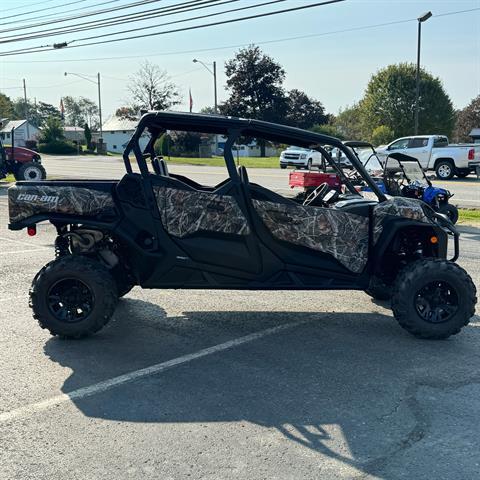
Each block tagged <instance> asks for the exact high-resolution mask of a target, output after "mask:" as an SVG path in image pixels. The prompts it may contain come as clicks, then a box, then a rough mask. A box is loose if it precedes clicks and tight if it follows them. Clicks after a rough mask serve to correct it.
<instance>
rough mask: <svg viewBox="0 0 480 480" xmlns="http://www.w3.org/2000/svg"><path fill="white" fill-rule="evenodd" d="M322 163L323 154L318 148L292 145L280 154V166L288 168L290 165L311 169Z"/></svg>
mask: <svg viewBox="0 0 480 480" xmlns="http://www.w3.org/2000/svg"><path fill="white" fill-rule="evenodd" d="M321 164H322V155H321V154H320V152H317V151H316V150H309V149H307V148H301V147H295V146H290V147H288V148H287V149H286V150H284V151H283V152H282V153H281V154H280V168H287V167H288V166H289V165H290V166H293V167H295V168H306V169H308V170H310V169H311V168H312V167H313V166H315V167H318V166H320V165H321Z"/></svg>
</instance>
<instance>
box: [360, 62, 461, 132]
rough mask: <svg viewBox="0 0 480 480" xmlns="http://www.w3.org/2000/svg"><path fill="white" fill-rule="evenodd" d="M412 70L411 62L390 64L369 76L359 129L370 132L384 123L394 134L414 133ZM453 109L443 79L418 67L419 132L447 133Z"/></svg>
mask: <svg viewBox="0 0 480 480" xmlns="http://www.w3.org/2000/svg"><path fill="white" fill-rule="evenodd" d="M415 72H416V67H415V65H414V64H411V63H400V64H398V65H389V66H388V67H385V68H383V69H381V70H379V71H378V72H377V73H376V74H374V75H373V76H372V78H371V79H370V81H369V83H368V85H367V89H366V91H365V95H364V97H363V100H362V101H361V102H360V109H361V117H362V121H361V124H362V129H363V130H364V131H365V132H369V134H370V135H371V132H373V130H374V129H375V128H376V127H378V126H380V125H385V126H386V127H388V128H390V129H391V130H392V131H393V132H394V136H395V137H402V136H405V135H411V134H413V129H414V113H415ZM453 125H454V110H453V106H452V102H451V100H450V97H449V96H448V95H447V93H446V92H445V90H444V88H443V86H442V82H441V81H440V79H439V78H438V77H434V76H433V75H431V74H430V73H428V72H427V71H425V70H424V69H421V70H420V95H419V133H421V134H428V133H438V134H443V135H449V134H451V132H452V129H453Z"/></svg>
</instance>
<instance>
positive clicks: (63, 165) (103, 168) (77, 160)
mask: <svg viewBox="0 0 480 480" xmlns="http://www.w3.org/2000/svg"><path fill="white" fill-rule="evenodd" d="M42 158H43V162H44V165H45V168H46V169H47V173H48V175H49V176H51V177H53V178H62V177H72V178H75V177H77V178H120V177H121V176H122V175H123V174H124V173H125V168H124V166H123V162H122V160H121V158H120V157H100V156H99V157H87V156H79V157H75V156H65V157H60V156H59V157H54V156H50V155H42ZM169 169H170V171H171V172H172V173H178V174H181V175H186V176H188V177H191V178H192V179H194V180H196V181H198V182H200V183H206V184H211V185H215V184H217V183H219V182H220V181H221V180H223V179H224V178H226V177H227V171H226V168H223V167H207V166H196V165H176V164H172V165H169ZM289 171H290V170H280V169H272V168H250V169H249V170H248V174H249V177H250V181H252V182H255V183H258V184H260V185H263V186H265V187H267V188H271V189H272V190H275V191H277V192H279V193H283V194H285V193H288V192H290V193H291V192H292V190H291V189H290V188H289V186H288V174H289ZM434 184H435V185H437V186H439V187H443V188H446V189H447V190H450V191H451V192H453V193H454V197H453V198H452V203H453V204H454V205H457V206H460V207H464V208H480V180H477V178H476V177H475V176H473V175H471V176H469V177H467V178H465V179H454V180H450V181H443V182H441V181H434Z"/></svg>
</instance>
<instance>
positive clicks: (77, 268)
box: [30, 255, 118, 338]
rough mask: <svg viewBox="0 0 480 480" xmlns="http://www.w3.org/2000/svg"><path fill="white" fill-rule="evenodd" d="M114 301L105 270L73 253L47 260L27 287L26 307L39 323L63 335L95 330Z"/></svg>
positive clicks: (114, 288) (112, 283) (108, 315)
mask: <svg viewBox="0 0 480 480" xmlns="http://www.w3.org/2000/svg"><path fill="white" fill-rule="evenodd" d="M117 301H118V293H117V286H116V284H115V281H114V279H113V277H112V276H111V275H110V273H109V272H108V270H107V269H106V268H105V267H103V265H101V264H100V263H99V262H97V261H95V260H92V259H90V258H86V257H82V256H75V255H70V256H66V257H61V258H58V259H56V260H53V261H51V262H50V263H47V265H45V266H44V267H43V268H42V269H41V270H40V271H39V272H38V273H37V275H36V276H35V278H34V280H33V282H32V287H31V289H30V307H31V308H32V310H33V317H34V318H35V319H36V320H37V321H38V323H39V325H40V327H42V328H46V329H47V330H49V332H50V333H51V334H52V335H59V336H61V337H65V338H81V337H86V336H88V335H92V334H94V333H95V332H98V331H99V330H100V329H101V328H103V327H104V326H105V325H106V324H107V323H108V321H109V320H110V318H111V316H112V315H113V312H114V310H115V306H116V304H117Z"/></svg>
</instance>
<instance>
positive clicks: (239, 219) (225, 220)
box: [153, 187, 250, 238]
mask: <svg viewBox="0 0 480 480" xmlns="http://www.w3.org/2000/svg"><path fill="white" fill-rule="evenodd" d="M153 190H154V193H155V198H156V201H157V206H158V210H159V211H160V216H161V219H162V223H163V225H164V227H165V229H166V230H167V232H168V233H169V234H170V235H173V236H175V237H180V238H182V237H186V236H188V235H192V234H193V233H196V232H200V231H204V232H219V233H230V234H233V235H248V234H249V233H250V228H249V226H248V222H247V219H246V217H245V215H244V214H243V212H242V211H241V210H240V207H239V206H238V204H237V202H236V201H235V199H234V198H233V197H230V196H228V195H215V194H211V193H204V192H192V191H188V190H178V189H175V188H168V187H153Z"/></svg>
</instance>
